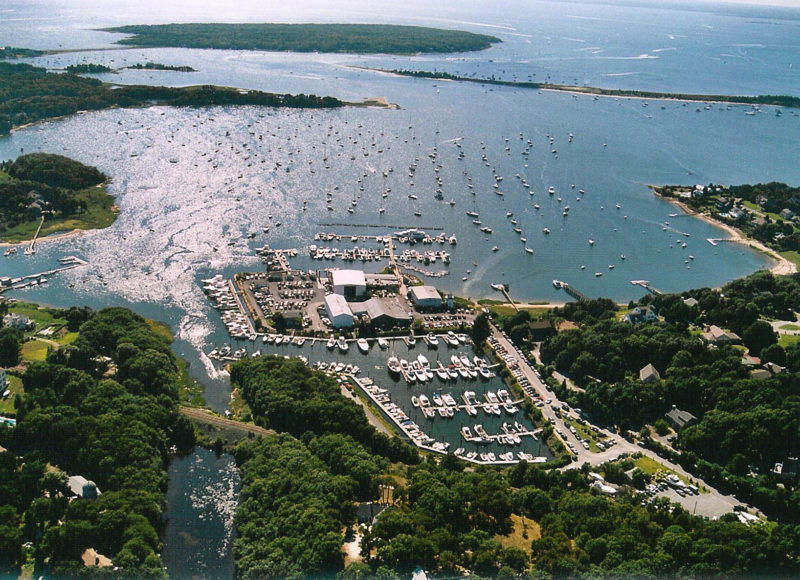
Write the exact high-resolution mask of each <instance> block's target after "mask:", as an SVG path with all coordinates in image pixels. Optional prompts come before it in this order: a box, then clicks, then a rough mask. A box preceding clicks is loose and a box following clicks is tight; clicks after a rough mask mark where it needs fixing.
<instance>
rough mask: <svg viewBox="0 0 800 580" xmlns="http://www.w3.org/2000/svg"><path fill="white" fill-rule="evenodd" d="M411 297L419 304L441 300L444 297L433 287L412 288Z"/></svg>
mask: <svg viewBox="0 0 800 580" xmlns="http://www.w3.org/2000/svg"><path fill="white" fill-rule="evenodd" d="M410 292H411V296H412V297H413V298H414V300H416V301H417V302H420V301H423V300H440V301H441V299H442V297H441V296H440V295H439V291H438V290H437V289H436V288H435V287H433V286H412V287H411V289H410Z"/></svg>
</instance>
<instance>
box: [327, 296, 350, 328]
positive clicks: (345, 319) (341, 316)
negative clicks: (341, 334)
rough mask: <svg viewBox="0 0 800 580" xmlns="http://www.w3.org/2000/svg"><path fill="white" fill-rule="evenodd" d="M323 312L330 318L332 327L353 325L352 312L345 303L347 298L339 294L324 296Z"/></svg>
mask: <svg viewBox="0 0 800 580" xmlns="http://www.w3.org/2000/svg"><path fill="white" fill-rule="evenodd" d="M325 312H326V313H327V314H328V318H330V319H331V324H333V327H334V328H350V327H352V326H353V312H352V311H351V310H350V307H349V306H348V305H347V300H345V299H344V296H342V295H341V294H328V295H327V296H325Z"/></svg>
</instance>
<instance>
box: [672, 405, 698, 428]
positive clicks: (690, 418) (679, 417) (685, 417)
mask: <svg viewBox="0 0 800 580" xmlns="http://www.w3.org/2000/svg"><path fill="white" fill-rule="evenodd" d="M664 418H665V419H666V420H667V423H669V424H670V426H671V427H672V428H673V429H675V430H676V431H680V430H681V429H683V428H684V427H689V426H690V425H694V424H696V423H697V417H695V416H694V415H692V414H691V413H690V412H688V411H681V410H680V409H678V407H676V406H675V405H672V409H671V410H670V411H669V412H668V413H666V414H665V415H664Z"/></svg>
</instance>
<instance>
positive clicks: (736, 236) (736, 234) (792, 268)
mask: <svg viewBox="0 0 800 580" xmlns="http://www.w3.org/2000/svg"><path fill="white" fill-rule="evenodd" d="M649 187H650V190H651V191H652V192H653V195H655V196H656V197H658V198H659V199H663V200H664V201H667V202H669V203H671V204H672V205H674V206H675V207H677V208H679V209H680V210H681V211H683V212H684V213H685V214H686V215H689V216H692V217H696V218H698V219H700V220H702V221H704V222H705V223H707V224H709V225H711V226H714V227H716V228H719V229H721V230H722V231H724V232H725V233H726V234H728V235H729V236H730V239H729V240H728V241H729V242H733V243H737V244H744V245H746V246H749V247H751V248H753V249H754V250H758V251H759V252H761V253H762V254H765V255H767V256H769V257H770V258H771V259H773V260H775V261H776V262H777V263H776V264H775V265H774V266H772V267H771V268H769V271H770V272H772V274H773V275H775V276H787V275H789V274H794V273H796V272H797V265H796V264H795V263H794V262H792V261H791V260H789V259H787V258H784V257H783V256H781V255H780V254H779V253H778V252H776V251H775V250H773V249H772V248H768V247H767V246H765V245H764V244H763V243H761V242H759V241H758V240H754V239H752V238H748V237H747V236H746V235H745V234H744V232H742V231H741V230H740V229H738V228H735V227H733V226H731V225H728V224H726V223H724V222H721V221H719V220H718V219H715V218H713V217H711V216H710V215H707V214H705V213H700V212H697V211H695V210H694V209H692V208H691V207H689V206H688V205H686V204H685V203H684V202H682V201H680V200H677V199H674V198H671V197H665V196H663V195H660V194H659V193H658V192H657V191H656V190H655V187H654V186H652V185H651V186H649Z"/></svg>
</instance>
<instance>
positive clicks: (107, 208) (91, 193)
mask: <svg viewBox="0 0 800 580" xmlns="http://www.w3.org/2000/svg"><path fill="white" fill-rule="evenodd" d="M75 198H76V199H77V200H82V201H85V202H86V207H87V209H86V211H84V212H82V213H80V214H78V215H72V216H68V217H65V218H64V219H54V220H52V221H50V220H45V222H44V225H43V226H42V231H41V232H39V237H40V238H41V237H45V236H49V235H52V234H55V233H59V232H69V231H72V230H95V229H102V228H107V227H108V226H110V225H111V224H112V223H114V220H115V219H116V217H117V208H116V206H115V205H114V198H113V197H112V196H111V195H109V194H108V192H107V191H106V188H105V186H101V187H91V188H89V189H84V190H82V191H79V192H77V193H76V194H75ZM38 227H39V219H36V220H34V221H29V222H24V223H21V224H19V225H17V226H14V227H13V228H8V229H7V230H5V231H4V232H3V233H2V234H0V241H3V242H9V243H18V242H22V241H27V240H31V239H33V236H34V235H36V229H37V228H38Z"/></svg>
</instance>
